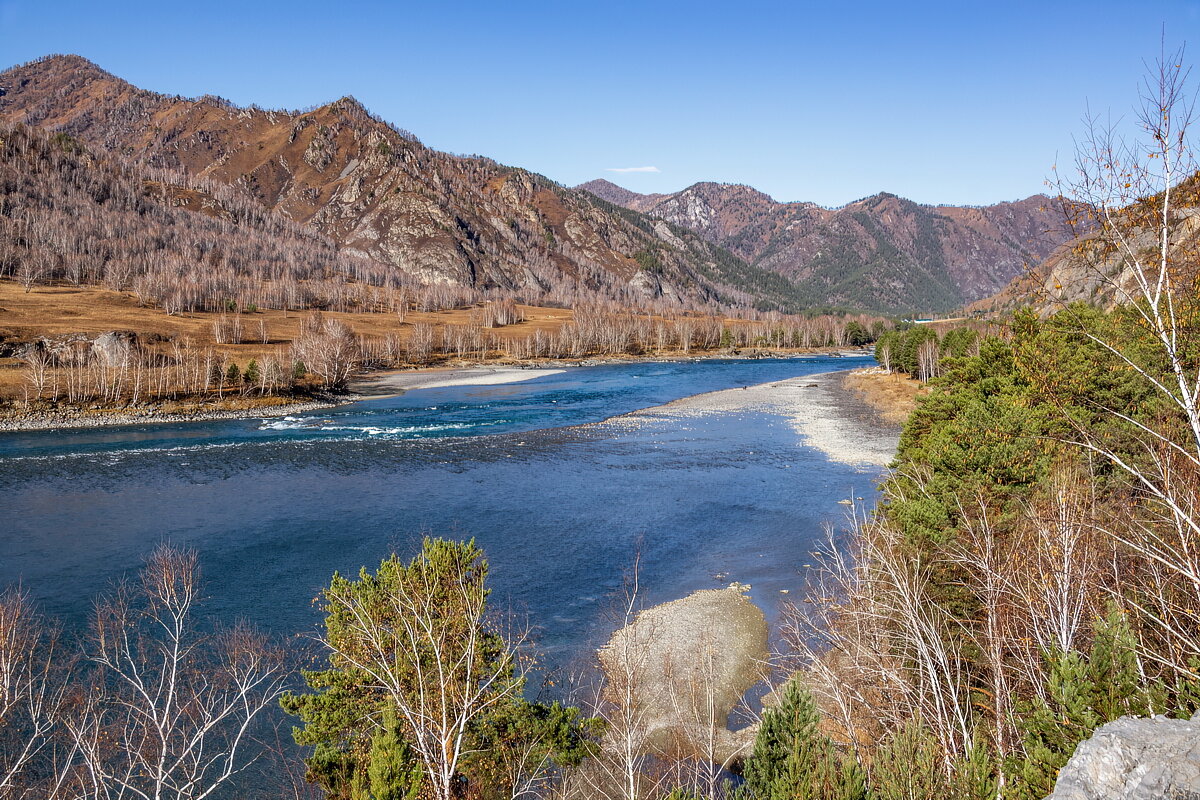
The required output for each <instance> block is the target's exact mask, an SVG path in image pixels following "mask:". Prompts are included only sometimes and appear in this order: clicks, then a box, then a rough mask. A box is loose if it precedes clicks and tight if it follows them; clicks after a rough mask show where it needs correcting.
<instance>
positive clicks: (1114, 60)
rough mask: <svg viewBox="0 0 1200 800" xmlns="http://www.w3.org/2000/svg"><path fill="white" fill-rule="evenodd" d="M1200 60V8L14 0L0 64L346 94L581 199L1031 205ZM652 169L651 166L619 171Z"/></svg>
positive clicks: (149, 82)
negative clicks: (703, 183) (871, 198)
mask: <svg viewBox="0 0 1200 800" xmlns="http://www.w3.org/2000/svg"><path fill="white" fill-rule="evenodd" d="M1164 24H1165V26H1166V39H1167V41H1168V43H1169V44H1171V45H1176V44H1178V43H1181V42H1190V43H1191V44H1192V49H1191V55H1192V56H1193V58H1194V57H1196V56H1198V55H1200V35H1198V34H1200V2H1178V1H1176V0H1170V1H1164V0H1142V1H1140V2H1139V1H1132V2H1124V3H1121V2H1106V1H1105V0H1096V1H1095V2H1086V3H1085V2H1054V0H1043V1H1042V2H1023V1H1022V0H1017V2H1004V3H994V2H988V3H983V2H975V1H974V0H958V1H957V2H946V3H941V2H929V3H919V2H911V3H904V2H872V1H871V0H860V2H857V3H833V2H829V3H809V2H788V3H776V2H756V1H755V0H743V1H742V2H730V3H708V2H699V1H698V2H691V3H683V2H650V1H647V2H620V1H619V0H615V1H610V2H603V3H576V2H558V3H552V2H524V1H523V0H491V1H490V2H459V3H449V2H444V3H438V2H425V3H409V2H392V3H384V2H378V3H375V2H370V3H369V2H336V1H331V0H322V2H307V0H293V1H291V2H253V1H252V0H243V2H237V3H233V2H225V0H207V1H206V2H203V3H177V2H171V1H170V0H167V1H166V2H163V1H162V0H159V2H103V1H102V0H92V1H91V2H78V1H77V0H55V1H54V2H48V0H0V61H2V62H3V63H4V65H9V64H13V63H18V62H22V61H27V60H29V59H32V58H36V57H37V56H40V55H44V54H47V53H52V52H69V53H78V54H80V55H83V56H86V57H87V58H90V59H92V60H93V61H95V62H97V63H98V64H100V66H102V67H104V68H105V69H107V70H109V71H111V72H113V73H115V74H117V75H119V76H121V77H123V78H125V79H127V80H129V81H132V82H133V83H135V84H138V85H140V86H142V87H145V88H147V89H153V90H156V91H160V92H167V93H171V94H182V95H188V96H191V95H199V94H205V93H211V94H218V95H221V96H223V97H227V98H229V99H231V100H233V101H235V102H237V103H241V104H249V103H257V104H259V105H260V106H264V107H286V108H299V107H306V106H311V105H316V104H319V103H322V102H326V101H329V100H332V99H335V98H337V97H340V96H342V95H345V94H353V95H354V96H356V97H358V98H359V99H360V100H361V101H362V102H363V103H364V104H365V105H366V106H367V107H368V108H370V109H371V110H372V111H374V112H375V113H377V114H379V115H380V116H382V117H384V118H385V119H388V120H389V121H391V122H394V123H395V124H397V125H399V126H400V127H402V128H407V129H408V130H411V131H412V132H413V133H415V134H416V135H417V136H418V137H419V138H420V139H421V140H422V141H423V142H425V143H426V144H428V145H430V146H432V147H436V148H438V149H441V150H447V151H450V152H455V153H479V154H483V155H487V156H490V157H492V158H495V159H496V160H498V161H501V162H503V163H507V164H514V165H518V166H522V167H527V168H529V169H532V170H535V171H537V172H541V173H543V174H545V175H547V176H549V177H551V178H553V179H554V180H557V181H559V182H561V183H565V184H569V185H573V184H576V183H580V182H583V181H585V180H588V179H591V178H595V177H607V178H609V179H610V180H613V181H614V182H616V183H620V184H621V185H624V186H627V187H628V188H630V189H634V190H636V191H642V192H653V191H673V190H676V189H681V188H683V187H685V186H688V185H690V184H692V183H694V182H696V181H700V180H715V181H724V182H730V183H746V184H749V185H751V186H754V187H756V188H759V189H761V190H763V191H765V192H767V193H768V194H770V195H772V196H774V197H775V198H777V199H780V200H811V201H814V202H818V203H821V204H824V205H840V204H843V203H846V202H849V201H851V200H854V199H857V198H859V197H863V196H866V195H870V194H873V193H875V192H877V191H890V192H894V193H896V194H900V195H903V196H906V197H910V198H912V199H914V200H917V201H920V202H928V203H955V204H979V203H990V202H995V201H999V200H1011V199H1016V198H1018V197H1024V196H1027V195H1030V194H1033V193H1035V192H1038V191H1041V190H1042V188H1043V185H1042V182H1043V180H1044V179H1045V177H1046V176H1047V174H1048V173H1049V171H1050V169H1051V166H1052V165H1053V164H1054V163H1055V160H1056V158H1065V157H1066V154H1068V153H1069V152H1070V150H1071V147H1072V135H1073V134H1076V133H1078V132H1079V131H1080V129H1081V124H1080V117H1081V115H1082V114H1083V112H1084V109H1085V106H1086V105H1088V104H1090V106H1091V107H1092V109H1093V110H1108V109H1112V111H1113V113H1114V114H1118V115H1119V114H1126V113H1127V111H1128V109H1129V108H1130V107H1131V105H1132V104H1133V103H1134V101H1136V97H1137V89H1138V81H1139V79H1140V77H1141V74H1142V71H1143V60H1144V59H1149V58H1153V57H1154V56H1155V55H1156V54H1157V53H1158V50H1159V42H1160V38H1161V35H1162V32H1163V30H1164ZM631 167H653V168H655V169H656V170H657V171H641V172H611V171H608V170H612V169H623V168H631Z"/></svg>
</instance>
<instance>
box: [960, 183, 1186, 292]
mask: <svg viewBox="0 0 1200 800" xmlns="http://www.w3.org/2000/svg"><path fill="white" fill-rule="evenodd" d="M1193 180H1200V178H1197V179H1193ZM1183 202H1184V203H1186V204H1187V205H1180V206H1179V207H1177V208H1176V209H1175V219H1174V221H1173V222H1172V224H1171V236H1170V239H1169V247H1170V253H1171V259H1172V261H1173V262H1174V263H1175V264H1176V265H1177V269H1179V270H1180V273H1179V274H1178V275H1177V280H1179V279H1183V280H1184V281H1192V280H1195V275H1194V274H1190V275H1189V274H1188V273H1187V272H1186V270H1189V269H1194V267H1193V266H1190V265H1195V263H1196V257H1195V256H1196V253H1197V252H1200V195H1197V194H1195V193H1194V191H1193V192H1185V193H1183ZM1122 237H1123V241H1124V242H1125V244H1126V246H1125V247H1122V248H1119V249H1118V248H1114V247H1112V246H1111V244H1106V243H1105V242H1104V241H1102V240H1101V239H1100V238H1099V237H1095V236H1085V237H1082V238H1080V239H1078V240H1076V241H1073V242H1070V243H1068V244H1066V245H1063V246H1062V247H1060V248H1059V249H1058V250H1056V251H1055V252H1054V253H1053V254H1052V255H1051V256H1050V257H1049V258H1047V259H1046V260H1045V261H1044V262H1042V263H1041V264H1039V265H1038V267H1037V268H1036V269H1034V270H1031V271H1030V272H1028V273H1026V274H1024V275H1021V276H1019V277H1017V278H1016V279H1014V280H1013V281H1012V282H1011V283H1010V284H1009V285H1007V286H1005V287H1004V288H1003V289H1001V290H1000V291H999V292H997V293H996V294H994V295H992V296H990V297H986V298H984V299H982V300H980V301H978V302H976V303H973V304H972V305H971V306H969V309H970V310H971V311H972V312H979V313H981V314H990V313H999V312H1005V311H1011V310H1012V309H1014V308H1017V307H1020V306H1031V307H1033V308H1034V309H1036V310H1037V311H1039V312H1040V313H1042V314H1050V313H1053V312H1054V311H1057V310H1059V309H1061V308H1063V307H1064V306H1067V305H1069V304H1071V303H1088V304H1091V305H1095V306H1098V307H1101V308H1112V307H1113V306H1116V305H1119V304H1122V303H1127V302H1130V300H1131V299H1134V298H1136V297H1137V296H1138V290H1137V281H1136V272H1135V268H1134V264H1133V261H1132V260H1131V259H1130V258H1128V253H1129V252H1130V251H1132V252H1137V253H1139V254H1140V255H1141V256H1143V257H1144V259H1143V264H1144V265H1145V266H1146V267H1147V272H1148V273H1149V274H1153V265H1154V264H1155V263H1157V260H1158V254H1157V252H1156V251H1157V248H1158V246H1159V239H1158V231H1157V230H1155V229H1154V228H1150V227H1137V226H1128V227H1126V228H1125V230H1123V231H1122Z"/></svg>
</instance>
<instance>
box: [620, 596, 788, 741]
mask: <svg viewBox="0 0 1200 800" xmlns="http://www.w3.org/2000/svg"><path fill="white" fill-rule="evenodd" d="M766 659H767V622H766V618H765V617H764V616H763V612H762V611H761V610H760V609H759V608H758V607H757V606H755V605H754V604H753V603H751V602H750V601H749V600H748V599H747V598H746V597H745V596H744V595H743V594H742V593H741V592H740V591H737V590H734V589H708V590H703V591H699V592H695V593H693V594H691V595H688V596H687V597H685V598H683V599H680V600H674V601H672V602H670V603H664V604H663V605H660V606H655V607H653V608H650V609H647V610H645V611H643V612H641V613H640V614H638V615H637V618H636V619H634V621H633V622H631V623H630V624H629V625H627V626H626V627H624V628H622V629H620V630H619V631H617V632H616V633H614V634H613V636H612V639H610V640H609V642H608V644H606V645H605V646H604V647H603V648H602V649H601V651H600V663H601V665H602V666H603V667H604V672H605V676H606V678H607V691H608V692H609V693H610V699H613V700H617V701H619V702H622V703H631V704H632V711H633V716H634V717H636V719H637V721H638V727H639V728H640V731H639V732H638V733H639V734H640V740H641V742H642V750H643V751H644V752H647V753H650V752H671V753H675V754H679V755H685V756H696V757H700V758H706V759H708V758H712V759H713V760H714V761H716V762H717V763H724V762H726V761H728V760H730V759H733V758H736V757H737V756H739V755H740V754H745V753H748V752H749V750H750V746H751V745H752V744H753V741H754V733H755V731H754V729H742V730H739V731H732V730H730V729H729V727H728V723H729V716H730V713H731V712H732V711H733V710H734V708H735V707H736V706H737V704H738V702H739V701H740V700H741V699H742V697H743V696H744V695H745V694H746V692H747V691H749V689H750V688H751V687H752V686H754V685H755V684H756V683H758V682H759V681H760V680H762V679H763V678H764V677H765V675H764V673H765V667H766ZM626 698H632V699H631V700H626Z"/></svg>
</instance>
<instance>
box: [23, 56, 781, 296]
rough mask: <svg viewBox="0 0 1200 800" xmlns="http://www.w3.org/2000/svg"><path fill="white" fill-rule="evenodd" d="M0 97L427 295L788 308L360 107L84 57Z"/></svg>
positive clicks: (683, 247) (633, 222)
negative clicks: (237, 98)
mask: <svg viewBox="0 0 1200 800" xmlns="http://www.w3.org/2000/svg"><path fill="white" fill-rule="evenodd" d="M0 86H3V87H5V89H6V90H7V92H6V94H5V96H3V97H0V124H10V125H12V124H26V125H31V126H37V127H41V128H44V129H48V130H52V131H56V132H62V133H65V134H67V135H69V136H71V137H73V138H75V139H78V140H80V141H82V142H84V143H86V144H88V145H90V146H92V147H99V148H104V149H106V150H107V151H110V152H114V153H119V154H120V155H121V156H122V157H125V158H127V159H130V160H132V161H134V162H137V163H139V164H141V165H144V166H149V167H165V168H170V169H182V170H185V171H186V172H188V173H190V174H192V175H196V176H201V177H203V178H207V179H209V180H212V181H216V182H220V183H222V184H226V185H229V186H233V187H236V188H237V189H238V190H239V191H241V192H243V193H244V194H245V195H246V196H248V197H251V198H253V199H255V200H256V201H258V202H259V203H261V204H262V205H263V206H264V207H265V208H267V209H270V210H273V211H276V212H278V213H281V214H283V215H286V216H287V217H290V218H291V219H293V220H295V221H297V222H300V223H303V224H305V225H308V226H311V227H312V228H314V229H315V230H317V231H319V232H320V233H322V234H325V235H327V236H329V237H330V238H332V239H333V240H334V241H335V242H336V243H337V244H339V245H340V246H341V247H342V248H343V249H344V250H345V251H347V252H348V253H350V254H354V255H362V256H366V257H367V258H369V259H373V260H376V261H379V262H383V263H385V264H390V265H394V266H395V267H397V268H399V269H400V270H402V271H404V272H405V273H408V274H410V275H413V276H417V277H419V278H420V279H422V280H424V281H426V282H448V283H457V284H462V285H467V286H472V287H477V288H480V289H489V288H499V289H508V290H516V291H521V292H525V293H528V294H530V295H536V296H543V297H545V296H550V297H554V298H558V299H563V300H567V301H569V300H572V299H577V298H579V297H586V296H605V297H613V298H617V299H633V300H638V299H645V298H647V297H650V298H658V297H665V298H668V299H677V300H680V301H683V302H689V303H706V302H711V301H715V300H718V299H720V300H723V301H727V302H738V301H742V302H751V301H755V300H757V301H760V302H764V303H766V304H768V305H782V304H790V303H791V302H792V301H793V298H787V297H783V296H782V295H781V294H780V292H784V293H786V291H787V286H786V285H784V284H779V285H776V286H775V287H773V288H770V287H768V288H766V289H764V288H763V286H764V282H763V276H762V275H761V274H760V273H759V271H757V270H754V269H751V268H748V267H747V266H746V265H745V264H744V263H742V262H740V261H739V260H738V259H736V258H734V257H732V256H730V255H729V254H728V253H726V252H724V251H723V250H721V248H719V247H716V246H714V245H712V244H711V243H709V242H707V241H705V240H703V239H701V238H700V237H698V236H695V235H694V234H691V233H690V232H687V231H684V230H682V229H672V228H670V227H669V226H665V227H664V226H662V223H658V224H655V223H654V222H653V221H651V220H647V219H646V218H645V217H643V216H642V215H640V214H637V213H633V212H629V211H626V210H625V209H623V208H617V207H614V206H611V205H609V204H607V203H604V202H603V201H599V200H597V199H596V198H595V197H594V196H593V195H591V194H588V193H586V192H579V191H574V190H571V189H566V188H563V187H561V186H558V185H556V184H554V183H552V182H551V181H549V180H547V179H546V178H543V177H541V176H539V175H535V174H532V173H529V172H526V171H524V170H520V169H514V168H510V167H505V166H503V165H500V164H497V163H495V162H493V161H490V160H488V159H485V158H465V157H457V156H451V155H448V154H445V153H440V152H438V151H435V150H432V149H430V148H427V147H425V146H424V145H422V144H421V143H420V142H419V141H418V140H417V139H416V138H415V137H413V136H412V135H411V134H408V133H405V132H403V131H401V130H399V129H396V128H394V127H392V126H390V125H388V124H387V123H385V122H383V121H382V120H379V119H378V118H376V117H374V116H372V115H371V114H369V113H368V112H367V111H366V110H365V109H364V108H363V107H362V106H361V105H360V104H359V103H358V102H357V101H355V100H354V99H353V98H349V97H346V98H342V99H341V100H338V101H336V102H333V103H329V104H327V105H324V106H321V107H319V108H316V109H313V110H311V111H305V112H293V111H267V110H263V109H260V108H256V107H249V108H239V107H237V106H234V105H232V104H230V103H228V102H226V101H224V100H221V99H220V98H214V97H201V98H196V99H188V98H181V97H171V96H167V95H162V94H156V93H153V92H148V91H145V90H142V89H139V88H137V87H135V86H132V85H130V84H129V83H126V82H125V81H122V80H120V79H119V78H116V77H114V76H113V75H110V74H108V73H106V72H104V71H103V70H101V69H100V68H98V67H97V66H96V65H94V64H92V63H91V62H89V61H87V60H85V59H82V58H79V57H77V56H53V57H49V58H46V59H41V60H39V61H37V62H32V63H30V64H26V65H22V66H19V67H14V68H12V69H9V70H7V71H5V72H3V73H0ZM768 282H769V281H768ZM756 287H757V288H756ZM772 293H774V294H773V296H770V297H766V296H765V295H772Z"/></svg>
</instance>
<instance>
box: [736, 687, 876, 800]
mask: <svg viewBox="0 0 1200 800" xmlns="http://www.w3.org/2000/svg"><path fill="white" fill-rule="evenodd" d="M820 719H821V717H820V712H819V711H818V710H817V704H816V702H815V701H814V700H813V696H812V694H811V693H810V692H809V691H808V690H807V689H805V688H803V687H802V686H800V684H799V682H798V681H795V680H793V681H791V682H790V683H789V684H788V685H787V686H786V687H785V688H784V690H783V698H782V700H781V702H780V703H779V705H778V706H776V707H775V708H772V709H768V710H767V711H765V712H764V713H763V719H762V725H761V727H759V729H758V736H757V737H756V738H755V740H754V750H753V752H752V753H751V755H750V758H749V759H747V761H746V768H745V777H746V783H747V785H748V786H749V787H750V790H751V791H752V792H753V794H754V796H755V798H757V800H859V799H860V798H865V797H866V796H867V795H866V787H865V781H864V777H863V774H862V770H861V769H860V768H859V766H858V763H857V761H855V760H854V758H853V757H852V756H844V757H842V756H839V755H838V753H837V751H836V749H835V748H834V745H833V742H832V741H831V740H830V739H829V737H827V736H825V735H824V734H823V733H821V731H820V729H819V724H820Z"/></svg>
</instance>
